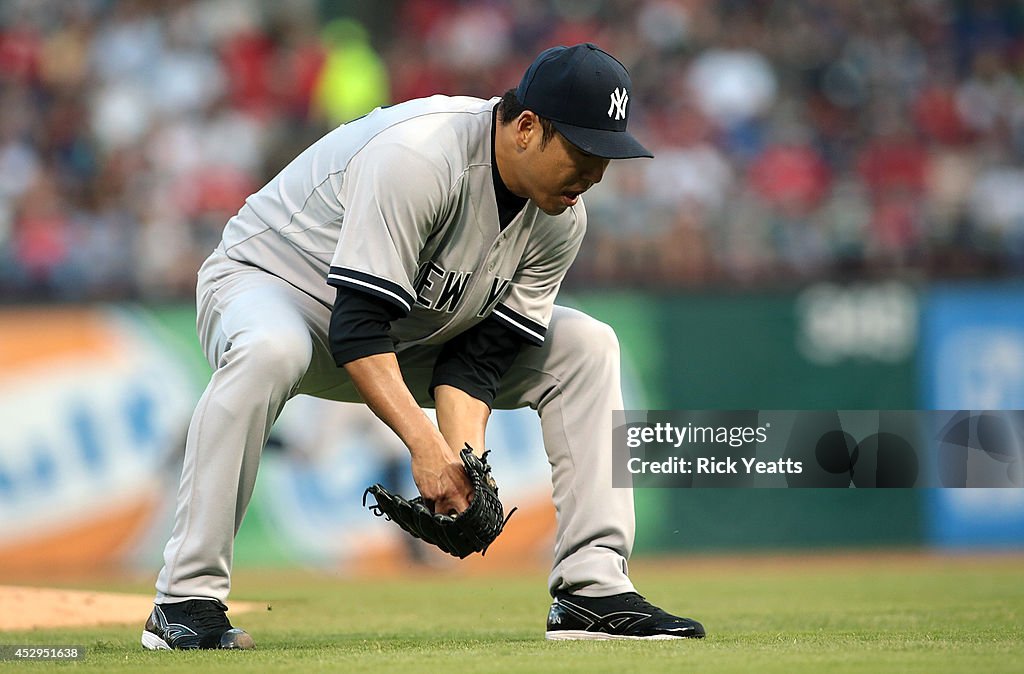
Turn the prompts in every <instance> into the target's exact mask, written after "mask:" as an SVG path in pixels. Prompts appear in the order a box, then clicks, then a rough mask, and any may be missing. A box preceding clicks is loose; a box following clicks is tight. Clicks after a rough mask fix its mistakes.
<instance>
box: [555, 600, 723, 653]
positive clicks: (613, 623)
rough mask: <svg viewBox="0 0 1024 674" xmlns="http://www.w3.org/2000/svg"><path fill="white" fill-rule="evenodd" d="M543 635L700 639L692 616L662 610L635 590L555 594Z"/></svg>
mask: <svg viewBox="0 0 1024 674" xmlns="http://www.w3.org/2000/svg"><path fill="white" fill-rule="evenodd" d="M544 637H545V638H546V639H550V640H554V641H558V640H570V639H703V638H704V626H703V625H701V624H700V623H699V622H697V621H696V620H690V619H689V618H679V617H677V616H674V615H672V614H671V613H666V612H665V611H662V610H661V609H660V608H658V607H657V606H654V605H653V604H651V603H650V602H649V601H647V600H646V599H644V598H643V597H641V596H640V595H638V594H637V593H636V592H626V593H623V594H616V595H612V596H610V597H582V596H580V595H576V594H569V593H568V592H558V593H556V594H555V601H554V602H553V603H552V604H551V610H550V611H549V612H548V629H547V632H545V633H544Z"/></svg>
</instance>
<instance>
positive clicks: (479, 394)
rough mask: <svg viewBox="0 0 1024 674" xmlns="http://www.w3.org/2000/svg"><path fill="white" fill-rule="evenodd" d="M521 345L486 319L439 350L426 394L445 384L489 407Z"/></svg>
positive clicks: (510, 333)
mask: <svg viewBox="0 0 1024 674" xmlns="http://www.w3.org/2000/svg"><path fill="white" fill-rule="evenodd" d="M523 344H525V342H524V341H523V338H522V337H520V336H519V334H518V333H515V332H513V331H512V330H511V329H509V328H508V327H506V326H505V325H504V324H503V323H501V322H500V321H498V320H497V319H495V318H494V317H493V316H488V317H487V318H485V319H484V320H483V321H481V322H480V323H477V324H476V325H474V326H473V327H472V328H470V329H469V330H466V331H465V332H463V333H462V334H460V335H457V336H456V337H454V338H453V339H451V340H450V341H449V342H448V343H446V344H445V345H444V348H443V349H441V355H440V356H439V357H438V359H437V362H436V363H434V375H433V377H432V379H431V381H430V395H431V396H433V395H434V388H435V387H436V386H439V385H441V384H447V385H449V386H454V387H455V388H457V389H459V390H461V391H465V392H466V393H468V394H469V395H471V396H473V397H474V398H476V399H477V400H480V401H483V402H484V403H485V404H486V405H487V406H488V407H493V406H494V398H495V396H497V394H498V383H499V382H500V381H501V378H502V377H504V376H505V373H506V372H508V369H509V368H510V367H512V361H514V360H515V359H516V356H517V355H519V350H520V348H521V347H522V346H523Z"/></svg>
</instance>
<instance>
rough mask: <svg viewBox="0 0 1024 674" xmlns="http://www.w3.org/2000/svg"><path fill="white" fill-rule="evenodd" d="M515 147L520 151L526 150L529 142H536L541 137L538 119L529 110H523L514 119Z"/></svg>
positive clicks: (541, 131) (541, 132)
mask: <svg viewBox="0 0 1024 674" xmlns="http://www.w3.org/2000/svg"><path fill="white" fill-rule="evenodd" d="M515 125H516V147H518V148H519V149H520V151H522V150H525V149H527V148H528V147H529V146H530V143H531V142H537V141H539V140H540V138H541V136H542V135H543V129H541V125H540V117H538V116H537V115H536V114H535V113H533V112H531V111H530V110H523V111H522V112H521V113H520V114H519V117H517V118H516V121H515Z"/></svg>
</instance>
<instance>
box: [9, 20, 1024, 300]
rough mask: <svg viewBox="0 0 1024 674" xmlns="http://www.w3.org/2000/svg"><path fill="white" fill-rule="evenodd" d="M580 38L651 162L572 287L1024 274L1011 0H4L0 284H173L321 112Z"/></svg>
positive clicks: (339, 112) (628, 171)
mask: <svg viewBox="0 0 1024 674" xmlns="http://www.w3.org/2000/svg"><path fill="white" fill-rule="evenodd" d="M354 6H359V9H358V11H357V10H355V9H353V7H354ZM356 19H359V20H358V21H357V20H356ZM581 41H591V42H595V43H597V44H598V45H600V46H603V47H605V48H606V49H608V50H609V51H611V52H613V53H614V54H615V55H616V56H618V57H619V58H620V59H621V60H622V61H623V62H624V63H625V64H626V65H627V67H629V69H630V72H631V74H632V75H633V80H634V91H633V92H631V99H630V104H631V106H632V109H631V115H632V117H631V129H632V130H633V132H634V134H635V135H636V136H638V137H639V138H640V139H641V140H642V141H643V142H644V143H645V144H646V145H647V146H648V147H650V148H652V149H653V150H654V152H655V154H656V155H657V156H656V159H655V160H653V161H648V160H634V161H624V162H613V164H612V166H611V168H610V169H609V171H608V173H607V175H606V177H605V180H604V182H603V183H602V184H601V185H600V186H599V187H597V188H595V189H594V190H592V192H591V193H588V195H587V198H586V202H587V206H588V210H589V213H590V232H589V234H588V237H587V240H586V242H585V244H584V249H583V250H582V251H581V254H580V258H579V260H578V262H577V265H576V267H575V268H574V269H573V271H572V272H571V274H570V278H569V285H570V286H571V285H573V284H577V285H581V284H587V285H591V286H592V285H602V284H604V285H615V286H621V285H635V286H641V287H656V288H658V287H683V286H703V285H715V286H721V285H727V286H729V285H744V284H764V283H774V282H800V281H803V280H808V279H817V278H834V277H841V278H863V277H866V276H867V277H870V276H878V275H905V276H910V277H920V278H935V277H948V276H957V277H963V276H979V275H1009V274H1018V273H1021V272H1024V169H1022V166H1024V162H1022V159H1024V79H1022V78H1024V10H1022V6H1021V3H1018V2H1002V1H996V0H973V1H967V0H957V1H954V0H903V1H897V2H869V1H867V0H830V1H826V0H789V1H782V0H778V1H771V0H719V1H716V2H713V1H711V0H639V1H633V0H629V1H627V0H505V1H498V0H490V1H481V0H477V1H473V2H471V1H469V0H464V1H456V0H391V1H385V0H381V1H379V2H375V3H334V2H331V1H330V0H289V2H280V3H279V2H272V1H271V0H263V1H261V0H173V1H172V0H117V1H115V0H4V2H2V3H0V299H2V300H5V301H27V300H40V299H54V300H87V299H115V298H143V299H164V298H182V297H189V296H190V295H191V293H192V291H193V288H194V282H195V273H196V270H197V268H198V266H199V264H200V263H201V261H202V260H203V258H205V257H206V255H207V254H208V253H209V251H210V250H211V249H212V248H213V247H214V246H215V245H216V242H217V241H218V239H219V236H220V231H221V229H222V228H223V226H224V223H225V222H226V220H227V219H228V218H229V217H231V215H233V214H234V213H235V212H236V211H237V210H238V208H239V207H240V206H241V204H242V202H243V200H244V199H245V197H246V196H247V195H248V194H250V193H251V192H253V191H255V190H257V189H258V188H259V187H260V186H261V185H263V184H264V183H265V182H266V181H267V180H268V179H269V178H270V177H271V176H273V175H274V173H276V172H277V171H278V170H279V169H280V168H281V167H282V166H283V165H284V164H285V163H286V162H287V161H288V160H289V159H290V158H291V157H292V156H294V155H295V154H297V153H298V152H299V151H301V150H302V149H303V148H304V147H305V146H306V145H308V144H309V143H310V142H312V141H313V140H315V139H316V138H318V137H319V136H320V135H322V134H323V133H324V132H325V131H327V130H328V129H330V128H332V127H333V126H336V125H337V124H339V123H341V122H344V121H346V120H348V119H351V118H353V117H356V116H358V115H360V114H363V113H364V112H366V111H368V110H370V109H372V108H373V107H375V106H377V105H382V104H387V103H390V102H395V101H400V100H405V99H408V98H413V97H417V96H423V95H429V94H433V93H448V94H467V95H475V96H482V97H490V96H494V95H500V94H501V93H502V92H503V91H504V90H505V89H507V88H509V87H512V86H514V85H515V84H516V83H517V81H518V79H519V77H520V75H521V73H522V71H523V69H524V68H525V67H526V66H527V65H528V63H529V61H530V60H531V58H532V57H533V56H534V55H535V54H536V53H537V52H539V51H540V50H542V49H544V48H546V47H548V46H551V45H553V44H572V43H575V42H581Z"/></svg>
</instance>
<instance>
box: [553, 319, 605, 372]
mask: <svg viewBox="0 0 1024 674" xmlns="http://www.w3.org/2000/svg"><path fill="white" fill-rule="evenodd" d="M567 318H568V320H564V321H559V323H558V325H557V329H558V330H559V331H560V334H559V339H561V340H563V342H564V343H567V344H569V345H570V348H572V350H573V353H574V354H576V355H577V360H578V361H579V362H581V363H584V364H605V363H618V361H619V339H618V337H617V336H616V335H615V330H613V329H612V327H611V326H610V325H608V324H607V323H602V322H601V321H599V320H597V319H596V318H591V317H590V316H587V315H586V314H583V313H580V312H574V313H573V315H572V316H571V317H567Z"/></svg>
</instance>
